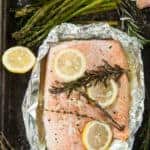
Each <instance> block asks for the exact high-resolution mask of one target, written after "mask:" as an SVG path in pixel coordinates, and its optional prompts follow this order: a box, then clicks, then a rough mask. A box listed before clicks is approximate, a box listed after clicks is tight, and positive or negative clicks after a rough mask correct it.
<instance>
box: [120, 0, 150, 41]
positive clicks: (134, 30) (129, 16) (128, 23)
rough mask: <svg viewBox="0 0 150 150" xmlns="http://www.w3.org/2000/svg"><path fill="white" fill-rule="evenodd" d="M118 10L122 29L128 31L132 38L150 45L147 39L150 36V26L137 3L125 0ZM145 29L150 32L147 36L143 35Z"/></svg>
mask: <svg viewBox="0 0 150 150" xmlns="http://www.w3.org/2000/svg"><path fill="white" fill-rule="evenodd" d="M118 10H119V11H118V12H119V16H121V20H122V29H123V30H125V31H127V32H128V34H129V35H130V36H135V37H137V38H138V39H139V40H140V41H141V43H142V44H148V43H150V39H147V38H146V37H147V35H149V31H150V24H148V22H147V21H146V16H145V14H144V13H143V11H140V10H139V9H138V8H137V7H136V3H135V1H131V0H123V1H122V2H121V3H120V7H118ZM148 26H149V27H148ZM147 27H148V28H147ZM145 28H146V31H147V32H148V33H147V32H146V33H147V35H146V34H144V33H143V30H144V29H145Z"/></svg>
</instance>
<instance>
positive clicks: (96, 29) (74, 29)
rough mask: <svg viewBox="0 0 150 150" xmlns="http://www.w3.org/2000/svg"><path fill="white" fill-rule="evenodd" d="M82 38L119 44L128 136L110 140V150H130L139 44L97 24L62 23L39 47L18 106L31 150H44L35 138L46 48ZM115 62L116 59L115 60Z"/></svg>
mask: <svg viewBox="0 0 150 150" xmlns="http://www.w3.org/2000/svg"><path fill="white" fill-rule="evenodd" d="M83 39H114V40H117V41H120V43H121V44H122V47H123V48H124V50H125V52H126V54H127V56H128V63H129V67H130V76H131V97H132V100H131V101H132V102H131V109H130V112H129V116H130V117H129V128H130V131H131V133H130V137H129V139H128V140H127V141H126V142H122V141H120V140H113V142H112V144H111V147H110V149H111V150H131V149H132V146H133V142H134V135H135V133H136V131H137V130H138V128H139V127H140V125H141V122H142V118H143V111H144V98H145V90H144V74H143V63H142V59H141V49H142V45H141V44H140V42H139V41H138V39H137V38H135V37H129V36H128V35H127V34H126V33H124V32H122V31H120V30H118V29H115V28H113V27H110V26H109V25H108V24H104V23H98V24H89V25H74V24H69V23H63V24H61V25H59V26H56V27H55V28H53V29H52V30H51V31H50V33H49V35H48V37H47V38H46V39H45V41H44V42H43V44H42V45H41V46H40V47H39V51H38V58H37V63H36V65H35V67H34V69H33V72H32V74H31V78H30V81H29V84H28V88H27V90H26V94H25V97H24V100H23V104H22V113H23V118H24V124H25V128H26V135H27V138H28V141H29V143H30V146H31V150H44V149H46V144H45V143H44V142H43V143H41V142H40V140H39V136H38V128H37V123H36V119H37V117H38V116H37V114H36V109H37V106H38V96H39V83H40V63H41V60H42V58H44V56H46V54H47V53H48V51H49V49H50V46H52V45H54V44H57V43H58V42H60V41H66V40H83ZM118 59H119V58H118Z"/></svg>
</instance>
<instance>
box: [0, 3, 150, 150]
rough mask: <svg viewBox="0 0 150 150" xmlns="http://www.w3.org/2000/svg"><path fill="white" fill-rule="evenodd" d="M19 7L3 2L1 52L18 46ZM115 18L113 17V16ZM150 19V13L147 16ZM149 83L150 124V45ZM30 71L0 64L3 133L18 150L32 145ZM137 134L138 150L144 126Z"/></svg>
mask: <svg viewBox="0 0 150 150" xmlns="http://www.w3.org/2000/svg"><path fill="white" fill-rule="evenodd" d="M16 5H17V0H0V28H1V29H0V53H1V54H2V53H3V52H4V51H5V50H6V49H7V48H9V47H10V46H13V45H15V41H14V40H13V39H12V38H11V33H12V32H14V31H15V30H16V22H17V20H15V19H14V17H13V13H12V8H15V7H16ZM110 15H111V14H110ZM147 15H149V16H150V14H147ZM142 57H143V61H144V72H145V84H146V100H145V112H144V121H143V124H144V123H145V122H147V119H148V116H149V114H150V113H149V111H150V46H147V47H145V48H144V50H143V51H142ZM29 76H30V72H29V73H27V74H24V75H17V74H12V73H9V72H7V71H6V70H5V69H4V68H3V66H2V63H0V131H2V132H3V133H4V134H5V136H6V137H7V139H8V140H9V142H10V143H11V145H12V146H13V147H14V148H15V149H16V150H29V145H28V142H27V139H26V136H25V128H24V124H23V118H22V113H21V104H22V100H23V96H24V93H25V90H26V88H27V83H28V80H29ZM143 124H142V127H141V128H140V129H139V131H138V132H137V134H136V140H135V144H134V150H138V149H139V146H141V145H142V144H143V142H142V141H143V139H141V138H140V134H141V131H143V130H144V126H143Z"/></svg>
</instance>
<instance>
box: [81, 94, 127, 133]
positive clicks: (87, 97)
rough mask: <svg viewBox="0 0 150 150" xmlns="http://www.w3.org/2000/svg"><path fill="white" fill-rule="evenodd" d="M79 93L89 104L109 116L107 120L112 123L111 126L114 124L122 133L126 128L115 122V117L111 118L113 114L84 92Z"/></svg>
mask: <svg viewBox="0 0 150 150" xmlns="http://www.w3.org/2000/svg"><path fill="white" fill-rule="evenodd" d="M79 92H80V94H81V95H82V96H83V97H85V98H86V99H87V100H88V102H89V103H90V104H92V105H94V106H96V107H97V108H99V109H100V110H101V111H102V112H103V113H104V115H105V116H107V118H108V119H109V120H110V121H111V124H112V125H113V126H114V127H115V128H117V129H118V130H120V131H122V130H123V129H124V128H125V126H124V125H120V124H119V123H118V122H117V121H115V120H114V119H113V117H112V116H111V114H110V113H109V112H108V111H107V110H105V109H104V108H103V107H102V106H101V105H100V104H99V103H97V102H95V101H93V100H92V99H91V98H90V97H89V96H88V95H87V94H86V93H84V92H82V91H79Z"/></svg>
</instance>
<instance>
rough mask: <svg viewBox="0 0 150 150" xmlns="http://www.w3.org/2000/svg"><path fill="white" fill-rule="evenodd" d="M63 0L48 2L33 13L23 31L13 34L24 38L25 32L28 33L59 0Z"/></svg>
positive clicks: (17, 37)
mask: <svg viewBox="0 0 150 150" xmlns="http://www.w3.org/2000/svg"><path fill="white" fill-rule="evenodd" d="M61 1H62V0H54V1H53V2H51V3H48V4H47V3H46V4H45V5H44V6H43V7H41V8H40V9H39V10H38V11H37V12H36V13H35V15H33V16H32V17H31V18H30V19H29V20H28V22H27V23H26V25H25V26H24V27H23V28H22V29H21V31H19V32H16V33H14V34H13V37H15V38H16V39H20V38H24V37H25V36H24V33H28V31H30V29H31V28H32V27H33V26H34V25H35V24H36V23H37V22H38V21H40V20H41V19H43V18H44V16H45V15H46V13H47V12H48V11H49V10H50V9H51V8H52V7H53V6H55V5H56V4H57V3H58V2H61Z"/></svg>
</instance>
